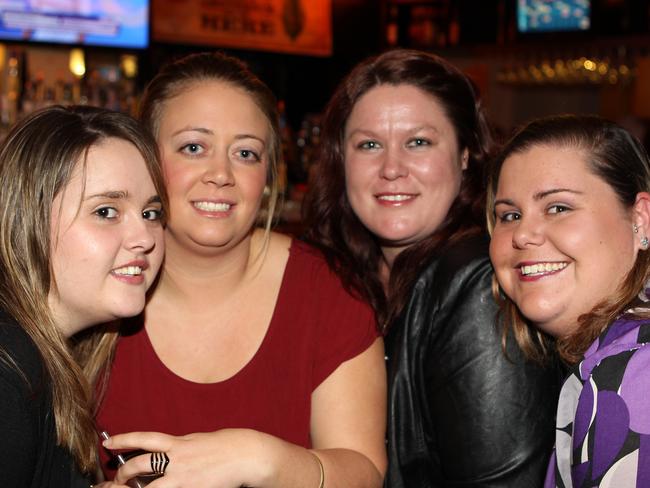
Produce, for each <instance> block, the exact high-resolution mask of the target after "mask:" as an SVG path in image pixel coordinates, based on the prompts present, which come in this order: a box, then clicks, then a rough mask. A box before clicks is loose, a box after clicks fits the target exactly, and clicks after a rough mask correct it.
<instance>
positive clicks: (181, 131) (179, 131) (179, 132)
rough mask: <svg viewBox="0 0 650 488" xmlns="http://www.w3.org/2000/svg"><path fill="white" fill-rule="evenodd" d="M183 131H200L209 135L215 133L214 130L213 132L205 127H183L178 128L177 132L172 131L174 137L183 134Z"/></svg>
mask: <svg viewBox="0 0 650 488" xmlns="http://www.w3.org/2000/svg"><path fill="white" fill-rule="evenodd" d="M183 132H200V133H201V134H208V135H213V134H214V132H212V131H211V130H210V129H206V128H205V127H190V126H188V127H183V128H182V129H178V130H177V131H176V132H173V133H172V137H174V136H177V135H178V134H182V133H183Z"/></svg>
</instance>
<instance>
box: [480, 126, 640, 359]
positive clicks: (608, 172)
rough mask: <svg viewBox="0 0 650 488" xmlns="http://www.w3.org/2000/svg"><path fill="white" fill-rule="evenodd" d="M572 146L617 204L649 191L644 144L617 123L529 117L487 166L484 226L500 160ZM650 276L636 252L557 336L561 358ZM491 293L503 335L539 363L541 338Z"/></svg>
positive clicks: (587, 341)
mask: <svg viewBox="0 0 650 488" xmlns="http://www.w3.org/2000/svg"><path fill="white" fill-rule="evenodd" d="M542 145H544V146H553V147H562V148H574V149H576V150H578V151H580V152H581V153H582V154H583V156H584V159H585V161H586V163H587V167H588V168H589V169H590V170H591V171H592V173H593V174H594V175H596V176H598V177H599V178H601V179H602V180H603V181H604V182H605V183H607V184H608V185H609V186H610V188H611V189H612V190H613V191H614V193H615V194H616V196H617V198H618V200H619V201H620V203H621V205H622V206H623V207H624V208H626V209H631V208H632V207H633V206H634V204H635V202H636V196H637V194H638V193H640V192H648V191H650V160H649V158H648V154H647V153H646V151H645V149H644V148H643V145H641V143H640V142H639V141H638V140H636V139H635V138H634V137H633V136H632V135H631V134H630V133H629V132H627V131H626V130H625V129H623V128H622V127H620V126H618V125H616V124H614V123H613V122H609V121H607V120H604V119H602V118H600V117H597V116H593V115H559V116H553V117H546V118H542V119H538V120H534V121H532V122H530V123H529V124H527V125H526V126H524V127H523V128H521V129H520V130H519V131H518V132H517V133H516V134H515V135H514V136H513V137H512V139H510V141H509V142H508V143H507V144H506V146H505V147H504V148H503V150H502V151H501V153H500V154H499V156H498V157H497V158H496V160H495V161H494V163H493V164H492V166H491V168H490V176H489V182H488V195H487V220H488V230H489V232H490V234H492V230H493V229H494V225H495V220H496V216H495V213H494V201H495V197H496V192H497V187H498V184H499V175H500V173H501V168H502V166H503V163H504V162H505V160H506V159H507V158H509V157H510V156H512V155H513V154H521V153H523V152H526V151H527V150H529V149H531V148H533V147H536V146H542ZM648 279H650V252H639V253H638V255H637V258H636V262H635V263H634V266H633V267H632V269H631V270H630V271H629V273H628V274H627V275H626V276H625V278H624V279H623V282H622V283H621V285H620V286H619V288H618V289H617V290H616V292H615V293H614V294H613V295H612V296H610V297H606V298H605V299H603V300H602V301H601V302H600V303H598V304H597V305H596V306H595V307H594V308H593V309H592V310H585V313H584V314H583V315H581V316H580V317H578V323H577V327H576V328H575V330H574V332H572V333H571V334H570V335H568V336H565V337H562V338H558V339H556V347H557V350H558V353H559V354H560V357H561V358H562V359H564V360H565V361H566V362H568V363H570V364H573V363H577V362H578V361H580V360H581V359H582V357H583V355H584V352H585V351H586V350H587V349H588V348H589V346H590V345H591V343H592V342H593V341H594V340H595V339H596V338H597V337H598V336H599V335H600V334H601V333H602V332H603V331H604V330H605V328H606V327H607V326H608V325H609V324H610V323H612V321H614V320H615V319H616V318H617V317H618V316H619V315H620V314H621V313H623V312H624V311H625V310H626V309H627V308H629V307H630V306H631V305H632V304H633V303H634V302H635V301H636V299H637V295H638V293H639V291H640V290H643V289H644V287H645V283H646V282H647V281H648ZM494 280H495V281H494V286H493V291H494V295H495V297H496V299H497V301H498V303H499V306H500V308H501V313H502V316H503V319H504V323H505V327H504V337H503V341H504V343H505V337H506V335H507V334H508V333H513V334H514V337H515V339H516V340H517V343H518V344H519V346H520V347H521V349H522V350H523V351H524V353H525V354H526V355H527V356H528V357H530V358H532V359H536V360H538V361H542V360H544V359H545V358H546V357H547V355H548V352H549V351H548V348H547V347H546V344H547V342H548V337H546V336H545V335H544V334H543V333H542V332H540V331H539V330H534V331H533V330H531V324H530V323H529V322H528V321H527V320H526V318H525V317H524V316H523V315H522V314H521V312H520V311H519V309H518V308H517V306H516V304H515V303H514V302H512V300H510V298H508V297H507V296H506V295H505V294H504V293H502V292H501V291H500V290H499V288H498V283H497V282H496V278H495V279H494Z"/></svg>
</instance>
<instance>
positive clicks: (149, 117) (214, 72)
mask: <svg viewBox="0 0 650 488" xmlns="http://www.w3.org/2000/svg"><path fill="white" fill-rule="evenodd" d="M214 81H219V82H223V83H227V84H229V85H231V86H233V87H235V88H238V89H240V90H243V91H244V92H246V93H247V94H248V95H249V96H250V97H251V98H252V99H253V101H254V102H255V104H256V105H257V106H258V108H259V109H260V110H261V111H262V113H263V114H264V116H265V117H266V119H267V122H268V124H269V128H270V130H271V141H270V145H269V149H268V156H269V177H268V179H269V186H270V188H271V195H270V197H269V199H268V209H267V211H268V212H267V219H266V229H267V232H268V230H269V229H270V226H271V222H272V219H273V215H274V212H275V207H276V203H277V199H278V188H277V178H278V176H277V174H278V173H277V171H278V165H279V164H280V162H281V158H282V142H281V136H280V125H279V117H278V107H277V101H276V99H275V96H274V95H273V93H272V92H271V90H270V89H269V87H268V86H266V85H265V84H264V82H263V81H261V80H260V79H259V78H258V77H257V76H256V75H255V74H254V73H253V72H252V71H251V70H250V69H248V67H247V66H246V64H245V63H244V62H243V61H241V60H239V59H237V58H234V57H232V56H227V55H225V54H223V53H220V52H206V53H197V54H190V55H189V56H185V57H183V58H180V59H178V60H175V61H173V62H170V63H168V64H166V65H165V66H163V68H162V69H161V70H160V72H159V73H158V74H157V75H156V76H155V77H154V78H153V79H152V80H151V81H150V82H149V84H148V85H147V87H146V89H145V91H144V95H143V97H142V101H141V102H140V110H139V118H140V120H141V121H142V123H143V124H144V125H145V126H146V127H147V128H148V129H149V130H150V131H151V132H152V133H153V134H154V136H155V137H156V138H157V137H158V131H159V128H160V116H161V114H162V112H163V110H164V108H165V103H166V102H167V101H168V100H170V99H172V98H174V97H176V96H178V95H180V94H181V93H182V92H183V91H184V90H187V89H188V88H190V87H191V86H192V85H196V84H200V83H205V82H214Z"/></svg>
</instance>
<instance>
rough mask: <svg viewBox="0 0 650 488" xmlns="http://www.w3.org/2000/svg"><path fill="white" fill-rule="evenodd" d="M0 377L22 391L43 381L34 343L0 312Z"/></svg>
mask: <svg viewBox="0 0 650 488" xmlns="http://www.w3.org/2000/svg"><path fill="white" fill-rule="evenodd" d="M0 350H2V355H3V356H2V358H1V359H0V375H1V377H2V378H3V380H4V381H6V382H10V383H12V384H14V385H15V386H16V387H18V388H20V389H23V388H25V387H26V385H27V383H26V382H25V380H27V382H28V383H29V384H31V385H35V384H37V383H40V382H41V381H42V379H43V361H42V359H41V355H40V353H39V351H38V349H37V347H36V345H35V344H34V341H32V339H31V338H30V337H29V335H28V334H27V333H26V332H25V331H24V330H23V328H22V327H20V325H18V323H17V322H16V321H15V320H14V319H13V318H12V317H10V316H9V315H7V314H6V313H5V312H2V311H0Z"/></svg>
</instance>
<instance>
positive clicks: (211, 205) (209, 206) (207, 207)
mask: <svg viewBox="0 0 650 488" xmlns="http://www.w3.org/2000/svg"><path fill="white" fill-rule="evenodd" d="M192 205H194V207H195V208H197V209H199V210H203V211H204V212H227V211H228V210H230V209H231V208H232V207H233V204H232V203H230V202H209V201H196V202H192Z"/></svg>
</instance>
